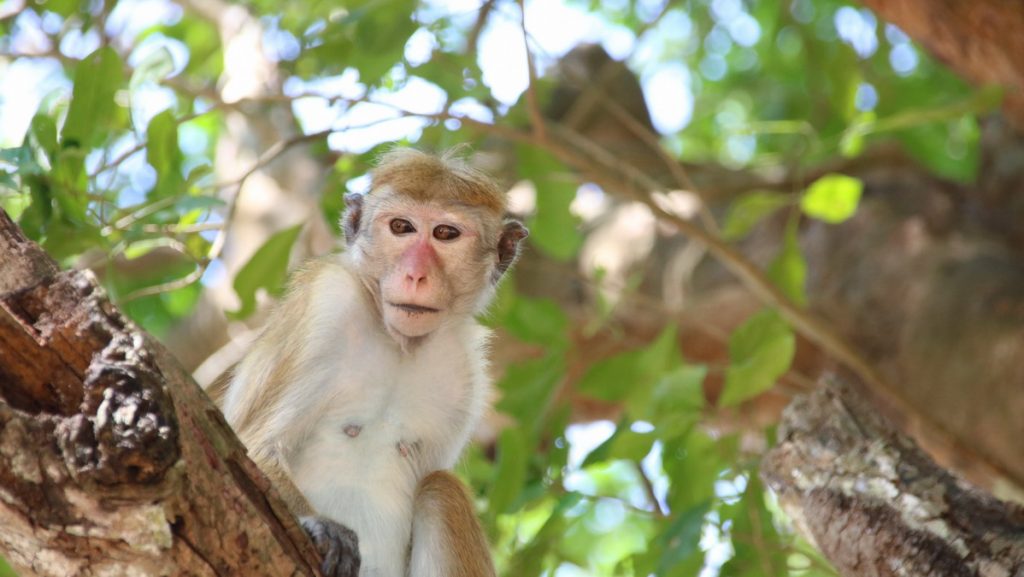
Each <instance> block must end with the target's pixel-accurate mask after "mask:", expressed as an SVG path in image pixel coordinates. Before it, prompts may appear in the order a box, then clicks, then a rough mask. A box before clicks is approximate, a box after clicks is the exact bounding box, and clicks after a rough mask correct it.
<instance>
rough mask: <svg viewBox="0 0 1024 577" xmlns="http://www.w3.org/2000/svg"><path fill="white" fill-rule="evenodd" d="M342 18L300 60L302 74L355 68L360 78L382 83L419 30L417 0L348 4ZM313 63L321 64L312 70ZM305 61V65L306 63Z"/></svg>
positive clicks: (385, 0) (367, 81)
mask: <svg viewBox="0 0 1024 577" xmlns="http://www.w3.org/2000/svg"><path fill="white" fill-rule="evenodd" d="M346 8H347V11H346V12H342V14H343V16H342V17H341V18H333V17H332V18H331V19H330V23H329V24H328V27H327V29H326V30H324V32H323V33H322V44H320V45H318V46H316V47H314V48H312V49H311V50H309V51H308V52H309V54H308V56H312V57H314V58H307V59H303V60H304V61H303V62H300V63H299V64H300V69H299V72H300V74H304V75H305V74H309V75H312V74H325V73H326V71H325V70H324V69H323V68H325V65H326V70H327V71H334V70H338V71H340V70H341V69H343V68H345V67H353V68H355V69H356V70H358V71H359V81H360V82H363V83H365V84H368V85H379V84H380V83H381V80H382V77H384V75H385V73H387V72H388V71H389V70H390V69H391V68H392V67H393V66H394V65H395V64H398V63H399V62H400V61H401V60H402V56H403V54H404V53H405V43H406V41H408V40H409V37H410V36H411V35H412V33H413V32H415V31H416V22H415V21H414V20H413V11H414V10H415V9H416V2H415V0H369V1H360V2H351V3H348V4H347V6H346ZM313 62H317V63H318V64H319V65H320V66H321V68H322V69H321V70H318V71H316V72H314V71H313V70H311V69H308V66H309V65H311V64H312V63H313ZM303 64H305V66H302V65H303Z"/></svg>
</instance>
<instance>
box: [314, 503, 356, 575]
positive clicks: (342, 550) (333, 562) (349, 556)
mask: <svg viewBox="0 0 1024 577" xmlns="http://www.w3.org/2000/svg"><path fill="white" fill-rule="evenodd" d="M299 521H300V522H301V523H302V528H303V529H305V530H306V533H308V534H309V537H310V539H312V540H313V544H314V545H316V548H317V550H318V551H320V558H321V559H322V561H321V564H320V572H321V573H323V574H324V577H359V564H360V557H359V539H358V538H357V537H356V534H355V532H354V531H352V530H351V529H349V528H348V527H346V526H344V525H342V524H340V523H336V522H334V521H332V520H330V519H328V518H326V517H302V518H300V519H299Z"/></svg>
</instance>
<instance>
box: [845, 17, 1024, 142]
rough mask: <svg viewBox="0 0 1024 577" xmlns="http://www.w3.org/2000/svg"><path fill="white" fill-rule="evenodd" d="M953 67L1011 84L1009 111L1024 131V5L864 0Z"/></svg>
mask: <svg viewBox="0 0 1024 577" xmlns="http://www.w3.org/2000/svg"><path fill="white" fill-rule="evenodd" d="M864 4H866V5H867V6H870V7H871V8H872V9H874V10H876V11H877V12H878V14H879V15H880V16H882V18H884V19H886V20H888V21H890V22H892V23H894V24H896V25H897V26H899V27H901V28H903V30H905V31H906V32H907V34H909V35H910V36H912V37H913V38H914V39H915V40H917V41H918V42H920V43H922V44H924V45H925V47H927V48H928V49H929V50H930V51H931V52H932V53H934V54H935V55H936V56H937V57H938V58H939V59H941V60H942V61H944V62H945V63H946V64H947V65H948V66H949V67H950V68H952V69H953V70H955V71H957V72H958V73H960V74H962V75H963V76H964V77H966V78H968V79H970V80H971V81H972V82H974V83H975V84H978V85H985V84H998V85H1000V86H1003V87H1005V89H1006V100H1005V102H1004V106H1003V112H1004V113H1005V114H1006V117H1007V118H1008V119H1010V121H1011V122H1012V123H1013V124H1014V125H1015V126H1016V127H1017V130H1018V131H1021V132H1024V58H1022V57H1021V54H1024V34H1022V33H1021V31H1024V8H1022V7H1021V5H1020V3H1019V2H1007V1H1006V0H971V1H970V2H962V1H959V0H864Z"/></svg>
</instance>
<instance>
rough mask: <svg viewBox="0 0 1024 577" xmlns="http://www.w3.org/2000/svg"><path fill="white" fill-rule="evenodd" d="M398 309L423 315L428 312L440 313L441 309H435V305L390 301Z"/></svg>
mask: <svg viewBox="0 0 1024 577" xmlns="http://www.w3.org/2000/svg"><path fill="white" fill-rule="evenodd" d="M388 304H389V305H391V306H393V307H395V308H396V309H400V310H403V311H405V312H407V313H409V314H411V315H421V314H427V313H439V312H441V309H435V308H433V307H428V306H423V305H417V304H412V303H388Z"/></svg>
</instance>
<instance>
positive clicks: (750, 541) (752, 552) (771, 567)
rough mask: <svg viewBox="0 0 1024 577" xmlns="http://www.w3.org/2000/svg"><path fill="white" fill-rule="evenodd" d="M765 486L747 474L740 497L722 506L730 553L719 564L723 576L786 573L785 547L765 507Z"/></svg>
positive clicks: (755, 575)
mask: <svg viewBox="0 0 1024 577" xmlns="http://www.w3.org/2000/svg"><path fill="white" fill-rule="evenodd" d="M764 497H765V489H764V486H763V485H762V484H761V481H760V479H758V477H757V473H751V474H750V475H748V476H747V486H746V487H745V489H744V491H743V497H742V498H741V499H740V500H739V501H738V502H736V503H735V504H731V505H726V506H725V507H723V508H722V513H721V514H722V517H723V520H724V519H729V520H731V521H732V527H731V529H730V531H729V533H730V537H731V540H732V547H733V551H734V554H733V556H732V558H730V559H729V560H728V561H726V562H725V564H724V565H722V571H721V575H722V576H723V577H760V576H761V575H765V574H770V575H786V574H787V571H786V548H785V545H786V544H785V543H784V542H783V541H782V539H780V538H779V532H778V530H776V529H775V526H774V525H773V524H772V514H771V512H770V511H768V508H767V507H765V503H764Z"/></svg>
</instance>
